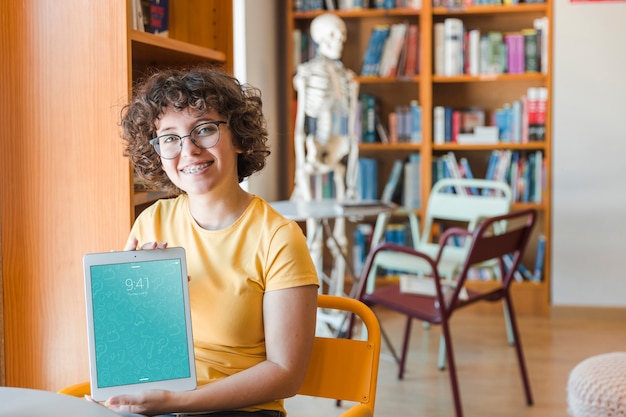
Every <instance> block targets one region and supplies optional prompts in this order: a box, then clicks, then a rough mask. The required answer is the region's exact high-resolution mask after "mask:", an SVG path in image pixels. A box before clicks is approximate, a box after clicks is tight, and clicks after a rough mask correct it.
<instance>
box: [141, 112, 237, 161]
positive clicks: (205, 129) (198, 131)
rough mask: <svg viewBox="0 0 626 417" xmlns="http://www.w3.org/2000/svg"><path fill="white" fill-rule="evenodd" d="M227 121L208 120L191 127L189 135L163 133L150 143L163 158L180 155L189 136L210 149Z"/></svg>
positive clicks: (195, 143)
mask: <svg viewBox="0 0 626 417" xmlns="http://www.w3.org/2000/svg"><path fill="white" fill-rule="evenodd" d="M221 124H227V122H223V121H217V122H206V123H201V124H199V125H198V126H196V127H194V128H193V129H191V132H189V134H188V135H185V136H178V135H174V134H167V135H161V136H158V137H156V138H154V139H150V145H152V146H154V150H155V151H156V153H158V154H159V156H160V157H161V158H163V159H174V158H176V157H177V156H178V155H180V152H181V150H182V149H183V139H185V138H189V139H190V140H191V142H192V143H193V144H194V145H196V146H197V147H198V148H202V149H209V148H212V147H214V146H215V145H217V142H219V140H220V125H221Z"/></svg>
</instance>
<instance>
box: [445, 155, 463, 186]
mask: <svg viewBox="0 0 626 417" xmlns="http://www.w3.org/2000/svg"><path fill="white" fill-rule="evenodd" d="M445 161H446V166H447V167H448V172H449V173H450V178H463V176H462V175H461V171H460V170H459V163H458V162H457V160H456V156H455V155H454V152H448V153H447V154H446V155H445ZM454 191H455V192H456V193H457V194H461V195H467V191H466V190H465V187H457V186H455V188H454Z"/></svg>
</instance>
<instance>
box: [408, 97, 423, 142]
mask: <svg viewBox="0 0 626 417" xmlns="http://www.w3.org/2000/svg"><path fill="white" fill-rule="evenodd" d="M410 109H411V115H410V117H411V134H410V137H411V140H410V142H411V143H421V142H422V108H421V107H420V105H419V103H418V101H417V100H411V103H410Z"/></svg>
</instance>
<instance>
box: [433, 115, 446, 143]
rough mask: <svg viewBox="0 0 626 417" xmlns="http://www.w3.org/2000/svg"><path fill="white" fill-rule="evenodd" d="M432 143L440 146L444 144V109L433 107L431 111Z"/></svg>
mask: <svg viewBox="0 0 626 417" xmlns="http://www.w3.org/2000/svg"><path fill="white" fill-rule="evenodd" d="M433 143H434V144H435V145H442V144H443V143H445V108H444V107H443V106H435V107H434V109H433Z"/></svg>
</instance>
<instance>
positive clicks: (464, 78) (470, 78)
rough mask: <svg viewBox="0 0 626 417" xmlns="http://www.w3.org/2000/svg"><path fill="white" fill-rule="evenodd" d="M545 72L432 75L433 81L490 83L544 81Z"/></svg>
mask: <svg viewBox="0 0 626 417" xmlns="http://www.w3.org/2000/svg"><path fill="white" fill-rule="evenodd" d="M546 79H547V76H546V74H541V73H524V74H481V75H457V76H442V75H433V78H432V80H433V83H441V84H444V83H491V82H503V81H514V82H529V81H536V82H542V83H543V82H546Z"/></svg>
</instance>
